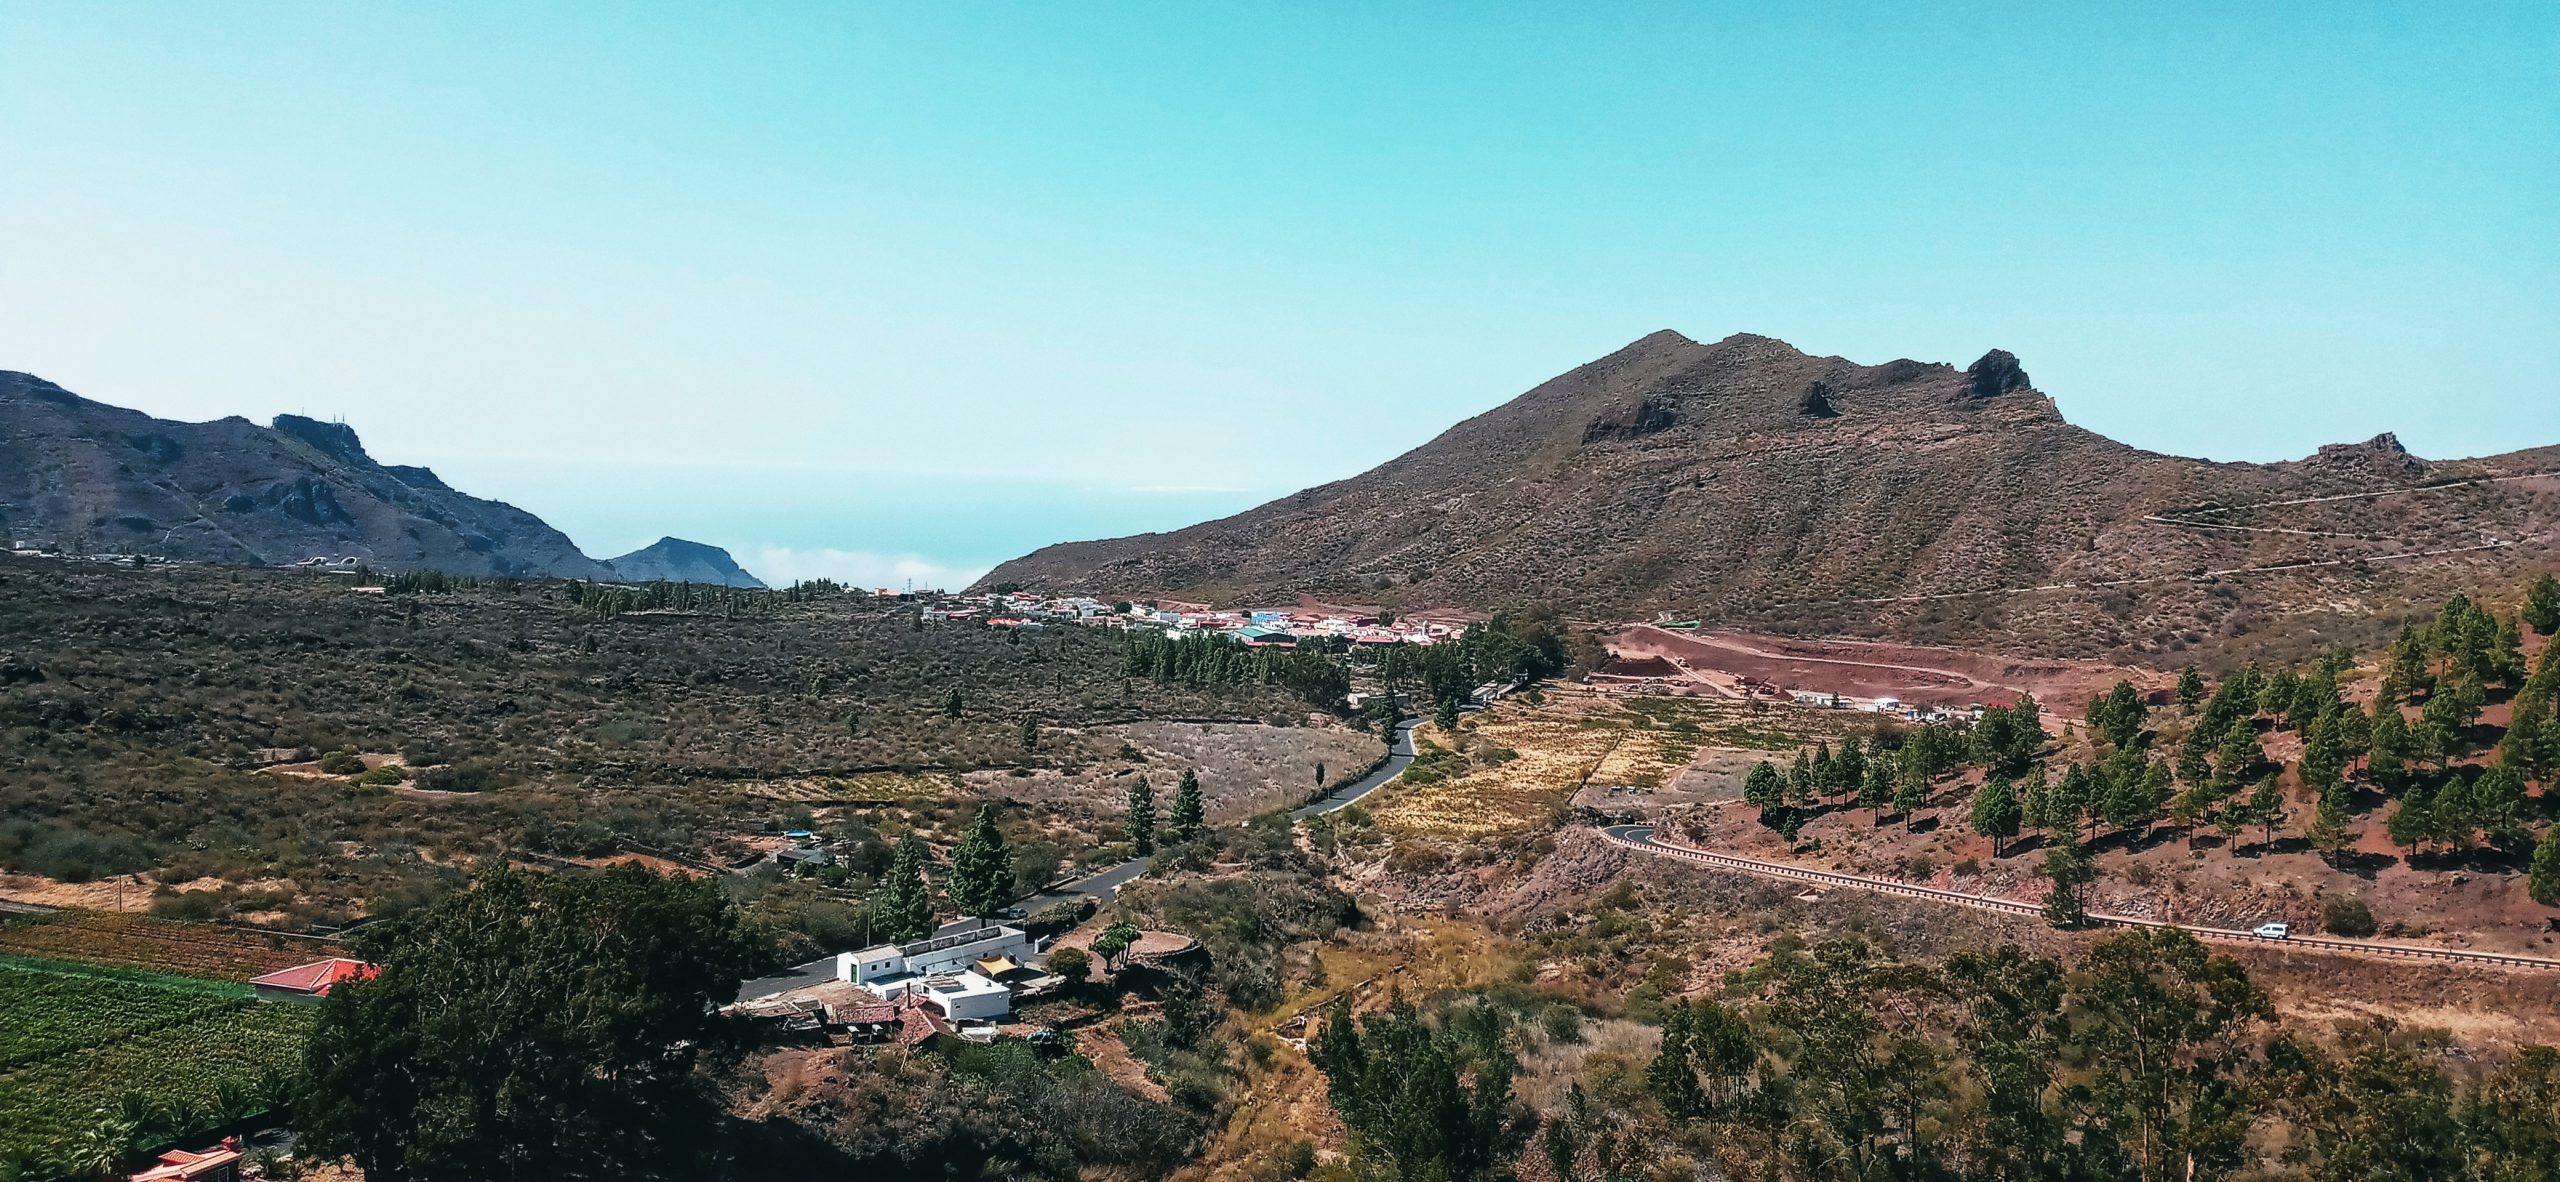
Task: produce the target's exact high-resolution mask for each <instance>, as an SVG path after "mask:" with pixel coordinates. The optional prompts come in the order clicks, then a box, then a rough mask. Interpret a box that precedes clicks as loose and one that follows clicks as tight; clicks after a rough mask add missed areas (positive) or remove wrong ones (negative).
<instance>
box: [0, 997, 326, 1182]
mask: <svg viewBox="0 0 2560 1182" xmlns="http://www.w3.org/2000/svg"><path fill="white" fill-rule="evenodd" d="M316 1017H317V1011H316V1010H314V1009H313V1008H311V1007H308V1006H296V1005H275V1004H265V1003H261V1002H258V1001H256V1000H255V999H254V998H252V997H251V996H250V995H249V992H248V991H247V990H245V989H242V988H240V987H238V986H236V985H225V984H222V983H219V982H210V981H191V980H184V979H178V978H170V977H164V976H157V975H152V974H145V973H134V972H114V971H100V970H95V969H90V968H84V967H79V966H69V965H47V964H43V963H41V962H34V961H24V960H10V961H5V962H0V1063H5V1066H0V1160H9V1159H12V1158H24V1159H26V1160H31V1161H39V1162H42V1161H49V1160H56V1159H58V1157H59V1155H60V1154H61V1153H62V1152H63V1151H64V1150H65V1149H66V1147H71V1146H75V1145H77V1144H78V1143H79V1142H80V1141H82V1140H83V1139H84V1138H87V1137H89V1136H91V1135H92V1134H93V1133H94V1132H95V1131H96V1130H97V1128H98V1127H99V1124H100V1120H101V1116H102V1114H104V1113H132V1112H135V1111H137V1110H147V1111H148V1112H149V1113H150V1114H152V1115H153V1117H154V1123H156V1124H158V1125H160V1126H161V1127H164V1128H167V1129H168V1130H170V1131H171V1132H173V1133H179V1134H184V1133H192V1132H195V1131H199V1130H202V1129H207V1128H212V1127H215V1126H218V1125H221V1124H224V1123H227V1122H229V1121H233V1120H237V1119H240V1118H242V1117H245V1116H249V1115H252V1114H254V1113H256V1112H258V1111H261V1110H263V1109H264V1108H266V1107H267V1106H268V1104H269V1103H271V1102H272V1101H273V1100H274V1099H275V1097H276V1095H277V1093H278V1092H279V1090H280V1087H281V1084H282V1081H283V1080H285V1079H286V1078H289V1076H290V1074H291V1073H292V1072H293V1071H294V1070H296V1068H297V1066H298V1064H299V1063H300V1060H301V1057H302V1048H303V1044H304V1043H305V1042H307V1041H308V1040H309V1038H310V1034H311V1026H312V1022H313V1021H314V1020H315V1019H316Z"/></svg>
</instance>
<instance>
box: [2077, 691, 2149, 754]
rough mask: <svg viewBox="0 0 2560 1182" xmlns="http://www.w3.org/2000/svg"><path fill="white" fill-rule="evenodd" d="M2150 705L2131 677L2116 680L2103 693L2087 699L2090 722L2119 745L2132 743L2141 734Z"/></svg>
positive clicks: (2127, 745) (2110, 740)
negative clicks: (2097, 696) (2096, 697)
mask: <svg viewBox="0 0 2560 1182" xmlns="http://www.w3.org/2000/svg"><path fill="white" fill-rule="evenodd" d="M2150 713H2151V707H2149V706H2147V705H2144V704H2143V701H2142V692H2141V691H2140V690H2137V689H2135V688H2133V683H2132V682H2130V681H2119V682H2117V683H2116V684H2115V688H2113V689H2110V690H2108V691H2107V692H2106V694H2105V696H2103V697H2101V698H2099V699H2097V700H2095V701H2092V702H2090V703H2089V723H2090V725H2092V726H2095V727H2097V728H2098V729H2099V730H2100V731H2102V732H2104V733H2105V734H2106V736H2107V741H2108V742H2109V743H2113V744H2115V745H2116V746H2118V747H2130V746H2133V744H2134V740H2136V739H2139V738H2141V737H2142V724H2143V721H2144V720H2145V719H2146V718H2148V717H2149V716H2150Z"/></svg>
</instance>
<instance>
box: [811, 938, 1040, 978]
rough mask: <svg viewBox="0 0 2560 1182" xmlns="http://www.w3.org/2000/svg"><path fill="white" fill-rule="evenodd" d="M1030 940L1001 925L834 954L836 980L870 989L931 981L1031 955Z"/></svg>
mask: <svg viewBox="0 0 2560 1182" xmlns="http://www.w3.org/2000/svg"><path fill="white" fill-rule="evenodd" d="M1031 951H1032V949H1031V937H1029V936H1027V935H1024V934H1023V932H1022V929H1020V928H1009V927H1005V926H1002V925H996V926H993V927H983V928H970V929H967V930H964V931H957V932H952V933H949V934H947V935H940V936H933V937H930V938H928V939H923V940H917V941H915V942H913V943H909V944H881V945H878V946H876V947H871V948H865V949H863V950H862V951H860V952H840V953H837V954H836V979H837V980H839V981H850V982H852V983H854V984H856V985H869V984H870V983H872V982H874V981H878V980H881V979H883V978H887V977H902V976H903V977H930V976H933V975H935V974H937V973H957V972H961V971H963V970H965V969H967V968H968V967H969V966H971V965H973V964H976V963H977V962H979V961H981V960H987V959H991V958H994V957H999V956H1010V957H1013V958H1014V959H1016V960H1020V959H1021V958H1023V957H1025V956H1028V955H1030V954H1031Z"/></svg>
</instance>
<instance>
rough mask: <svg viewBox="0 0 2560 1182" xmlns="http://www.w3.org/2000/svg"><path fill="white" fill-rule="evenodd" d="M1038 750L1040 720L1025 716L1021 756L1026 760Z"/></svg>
mask: <svg viewBox="0 0 2560 1182" xmlns="http://www.w3.org/2000/svg"><path fill="white" fill-rule="evenodd" d="M1015 635H1017V636H1019V635H1021V633H1018V632H1017V633H1015ZM1039 751H1040V720H1039V719H1037V718H1025V719H1023V720H1022V758H1023V759H1024V760H1025V761H1028V760H1029V759H1030V758H1031V757H1032V756H1033V755H1036V754H1038V753H1039Z"/></svg>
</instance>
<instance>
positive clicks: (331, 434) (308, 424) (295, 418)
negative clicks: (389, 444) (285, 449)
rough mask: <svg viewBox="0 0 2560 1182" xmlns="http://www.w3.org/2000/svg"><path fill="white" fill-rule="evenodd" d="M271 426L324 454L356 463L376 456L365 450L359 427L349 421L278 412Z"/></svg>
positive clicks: (366, 461) (371, 459)
mask: <svg viewBox="0 0 2560 1182" xmlns="http://www.w3.org/2000/svg"><path fill="white" fill-rule="evenodd" d="M268 426H269V427H271V428H273V429H274V430H275V432H276V433H277V434H279V435H286V436H290V437H292V438H295V439H299V440H301V441H302V442H304V443H307V444H310V445H311V446H312V447H313V448H315V449H317V450H318V451H319V452H320V453H321V454H323V455H329V456H335V457H337V458H339V459H341V460H345V461H347V462H349V463H354V464H370V463H372V462H373V457H372V456H369V455H366V454H365V453H364V441H363V440H361V439H358V438H356V429H355V428H353V427H350V426H348V425H346V424H345V423H324V422H321V421H320V420H318V419H314V418H306V417H304V416H302V415H277V416H276V417H275V421H274V422H272V423H269V424H268Z"/></svg>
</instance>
